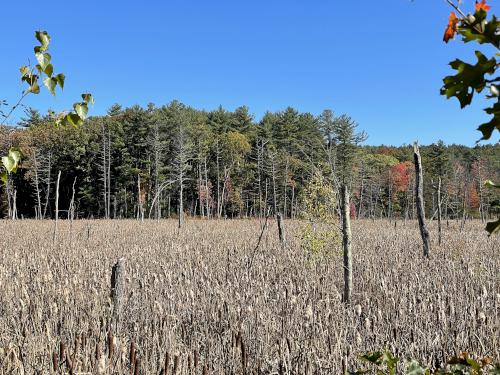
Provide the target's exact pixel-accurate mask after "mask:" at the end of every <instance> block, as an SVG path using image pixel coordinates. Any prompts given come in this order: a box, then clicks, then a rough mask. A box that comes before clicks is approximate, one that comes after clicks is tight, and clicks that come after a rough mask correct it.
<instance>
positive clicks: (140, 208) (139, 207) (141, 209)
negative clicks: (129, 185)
mask: <svg viewBox="0 0 500 375" xmlns="http://www.w3.org/2000/svg"><path fill="white" fill-rule="evenodd" d="M143 204H144V202H143V199H142V191H141V175H140V174H138V175H137V220H139V219H141V221H144V207H143Z"/></svg>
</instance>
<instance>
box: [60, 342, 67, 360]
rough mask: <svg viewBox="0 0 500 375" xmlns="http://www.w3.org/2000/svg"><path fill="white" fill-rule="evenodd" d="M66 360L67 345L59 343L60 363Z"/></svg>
mask: <svg viewBox="0 0 500 375" xmlns="http://www.w3.org/2000/svg"><path fill="white" fill-rule="evenodd" d="M65 358H66V345H65V344H64V343H63V342H62V341H61V342H60V343H59V362H62V361H64V359H65Z"/></svg>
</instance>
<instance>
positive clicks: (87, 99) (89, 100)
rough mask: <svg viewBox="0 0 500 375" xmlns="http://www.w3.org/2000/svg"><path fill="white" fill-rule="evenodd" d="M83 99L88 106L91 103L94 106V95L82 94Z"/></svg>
mask: <svg viewBox="0 0 500 375" xmlns="http://www.w3.org/2000/svg"><path fill="white" fill-rule="evenodd" d="M82 99H83V101H84V102H85V103H87V104H89V103H90V104H94V97H93V96H92V94H89V93H85V94H82Z"/></svg>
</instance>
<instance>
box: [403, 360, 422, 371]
mask: <svg viewBox="0 0 500 375" xmlns="http://www.w3.org/2000/svg"><path fill="white" fill-rule="evenodd" d="M426 373H427V369H425V368H423V367H422V366H420V363H418V362H417V361H416V360H414V359H412V360H411V361H410V362H408V363H407V364H406V372H405V374H406V375H425V374H426Z"/></svg>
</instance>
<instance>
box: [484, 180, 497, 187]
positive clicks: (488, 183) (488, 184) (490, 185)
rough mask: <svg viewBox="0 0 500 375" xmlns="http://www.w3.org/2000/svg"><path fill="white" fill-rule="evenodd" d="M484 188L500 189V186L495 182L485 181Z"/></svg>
mask: <svg viewBox="0 0 500 375" xmlns="http://www.w3.org/2000/svg"><path fill="white" fill-rule="evenodd" d="M484 186H486V187H488V188H497V189H500V185H497V184H495V183H494V182H493V181H491V180H486V181H484Z"/></svg>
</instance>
